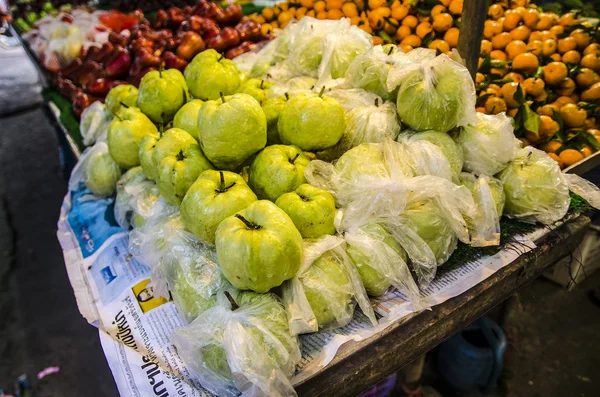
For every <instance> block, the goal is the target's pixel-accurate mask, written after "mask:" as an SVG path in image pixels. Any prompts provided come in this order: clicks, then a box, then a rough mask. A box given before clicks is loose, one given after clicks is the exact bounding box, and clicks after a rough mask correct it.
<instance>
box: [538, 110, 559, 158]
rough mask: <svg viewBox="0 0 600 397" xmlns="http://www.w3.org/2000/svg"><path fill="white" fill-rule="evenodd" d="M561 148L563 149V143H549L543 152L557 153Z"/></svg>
mask: <svg viewBox="0 0 600 397" xmlns="http://www.w3.org/2000/svg"><path fill="white" fill-rule="evenodd" d="M542 117H544V116H542ZM561 147H562V142H559V141H549V142H548V143H546V144H545V145H544V146H543V147H542V150H543V151H544V152H546V153H556V151H557V150H558V149H560V148H561Z"/></svg>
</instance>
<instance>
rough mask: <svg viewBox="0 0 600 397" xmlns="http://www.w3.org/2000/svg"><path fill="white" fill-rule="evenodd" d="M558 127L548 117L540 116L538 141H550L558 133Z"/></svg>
mask: <svg viewBox="0 0 600 397" xmlns="http://www.w3.org/2000/svg"><path fill="white" fill-rule="evenodd" d="M559 130H560V126H559V125H558V123H557V122H556V121H554V120H553V119H552V117H550V116H545V115H544V116H540V129H539V135H540V140H542V141H547V140H549V139H551V138H552V137H553V136H554V135H555V134H556V133H557V132H558V131H559Z"/></svg>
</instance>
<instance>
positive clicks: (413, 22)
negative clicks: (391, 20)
mask: <svg viewBox="0 0 600 397" xmlns="http://www.w3.org/2000/svg"><path fill="white" fill-rule="evenodd" d="M396 19H398V20H400V19H401V18H400V19H399V18H396ZM418 24H419V20H418V19H417V17H415V16H414V15H408V16H407V17H406V18H404V19H402V25H405V26H408V27H409V28H411V29H414V28H416V27H417V25H418Z"/></svg>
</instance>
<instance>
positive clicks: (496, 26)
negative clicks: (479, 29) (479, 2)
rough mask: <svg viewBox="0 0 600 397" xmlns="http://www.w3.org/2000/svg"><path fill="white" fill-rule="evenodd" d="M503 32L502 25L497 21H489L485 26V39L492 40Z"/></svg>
mask: <svg viewBox="0 0 600 397" xmlns="http://www.w3.org/2000/svg"><path fill="white" fill-rule="evenodd" d="M501 32H502V25H501V24H500V23H499V22H497V21H492V20H491V19H488V20H487V21H485V22H484V24H483V37H485V38H486V39H488V40H491V39H492V37H494V36H495V35H497V34H499V33H501Z"/></svg>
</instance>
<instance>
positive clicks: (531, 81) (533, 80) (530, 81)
mask: <svg viewBox="0 0 600 397" xmlns="http://www.w3.org/2000/svg"><path fill="white" fill-rule="evenodd" d="M545 87H546V85H545V84H544V80H542V79H540V78H539V77H528V78H526V79H525V80H524V81H523V89H524V90H525V92H526V93H527V95H531V96H532V97H538V96H540V95H542V93H543V92H546V91H545V90H544V88H545Z"/></svg>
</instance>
